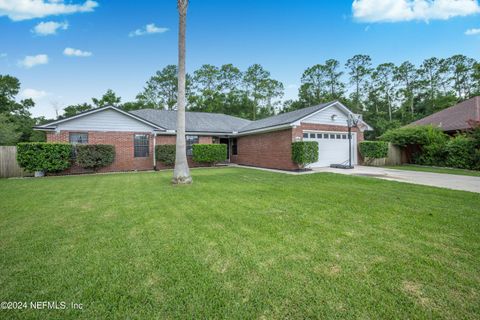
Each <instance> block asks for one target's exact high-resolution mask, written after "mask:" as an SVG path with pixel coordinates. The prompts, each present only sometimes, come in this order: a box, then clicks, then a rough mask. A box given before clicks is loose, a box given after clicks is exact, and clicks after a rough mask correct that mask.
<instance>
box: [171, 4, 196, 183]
mask: <svg viewBox="0 0 480 320" xmlns="http://www.w3.org/2000/svg"><path fill="white" fill-rule="evenodd" d="M177 6H178V13H179V22H178V95H177V132H176V133H177V143H176V150H175V167H174V170H173V179H172V182H173V183H174V184H189V183H192V177H191V176H190V169H189V168H188V162H187V153H186V141H185V105H186V92H185V86H186V71H185V29H186V20H187V7H188V0H178V1H177Z"/></svg>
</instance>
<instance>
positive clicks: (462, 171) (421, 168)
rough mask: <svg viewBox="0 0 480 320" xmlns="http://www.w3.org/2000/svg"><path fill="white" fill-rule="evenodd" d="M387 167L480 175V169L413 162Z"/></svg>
mask: <svg viewBox="0 0 480 320" xmlns="http://www.w3.org/2000/svg"><path fill="white" fill-rule="evenodd" d="M386 168H390V169H397V170H409V171H422V172H434V173H447V174H459V175H462V176H472V177H480V171H474V170H466V169H456V168H444V167H429V166H419V165H413V164H404V165H400V166H386Z"/></svg>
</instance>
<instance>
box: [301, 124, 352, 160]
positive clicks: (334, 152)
mask: <svg viewBox="0 0 480 320" xmlns="http://www.w3.org/2000/svg"><path fill="white" fill-rule="evenodd" d="M305 133H308V135H306V136H305V138H304V140H305V141H316V142H318V162H316V163H312V164H311V165H309V167H326V166H329V165H331V164H334V163H344V162H346V161H348V133H347V132H316V133H312V132H305ZM307 136H308V137H307ZM317 137H319V138H317ZM325 137H328V138H325ZM356 141H357V139H356V134H354V133H352V163H353V164H355V163H356V157H355V150H356V148H355V146H356Z"/></svg>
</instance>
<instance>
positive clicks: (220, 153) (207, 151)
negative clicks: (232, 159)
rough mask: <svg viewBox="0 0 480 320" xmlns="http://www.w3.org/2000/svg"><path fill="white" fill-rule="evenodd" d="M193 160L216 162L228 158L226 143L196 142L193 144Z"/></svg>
mask: <svg viewBox="0 0 480 320" xmlns="http://www.w3.org/2000/svg"><path fill="white" fill-rule="evenodd" d="M192 152H193V161H195V162H198V163H210V164H215V163H218V162H222V161H226V160H227V145H226V144H194V145H193V146H192Z"/></svg>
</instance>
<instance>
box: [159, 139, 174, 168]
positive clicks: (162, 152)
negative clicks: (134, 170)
mask: <svg viewBox="0 0 480 320" xmlns="http://www.w3.org/2000/svg"><path fill="white" fill-rule="evenodd" d="M175 148H176V146H175V145H174V144H162V145H158V146H155V158H156V159H157V161H159V162H161V163H163V164H164V165H166V166H173V165H174V164H175Z"/></svg>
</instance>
